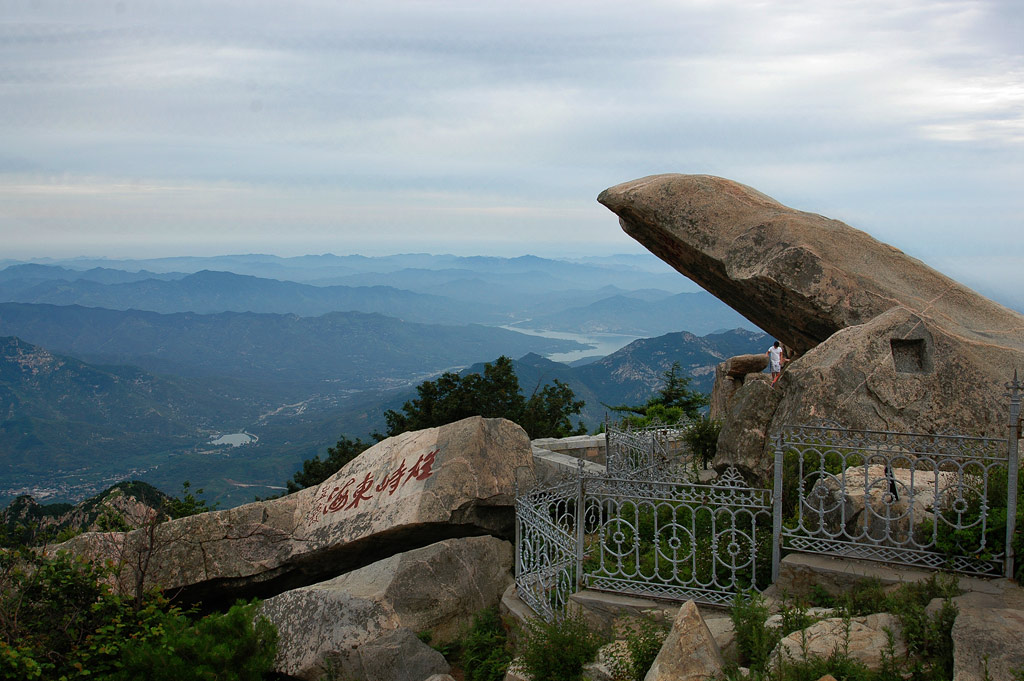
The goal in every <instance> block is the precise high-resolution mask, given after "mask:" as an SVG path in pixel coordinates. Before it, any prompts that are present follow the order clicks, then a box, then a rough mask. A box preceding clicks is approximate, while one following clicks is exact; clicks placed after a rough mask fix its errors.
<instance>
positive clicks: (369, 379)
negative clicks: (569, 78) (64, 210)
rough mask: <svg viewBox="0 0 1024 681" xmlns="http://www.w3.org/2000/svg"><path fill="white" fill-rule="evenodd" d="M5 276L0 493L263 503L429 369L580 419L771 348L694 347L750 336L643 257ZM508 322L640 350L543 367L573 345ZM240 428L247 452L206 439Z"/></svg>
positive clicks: (330, 261) (71, 266) (704, 378)
mask: <svg viewBox="0 0 1024 681" xmlns="http://www.w3.org/2000/svg"><path fill="white" fill-rule="evenodd" d="M0 267H3V269H0V337H4V338H3V340H2V341H0V501H2V500H3V499H6V498H11V497H12V496H13V495H16V494H19V493H22V492H28V491H34V492H36V493H37V495H38V496H39V497H40V498H41V499H43V500H46V501H53V500H69V501H74V500H77V499H80V498H82V497H83V496H85V495H87V494H93V493H96V492H98V491H99V490H101V489H103V488H104V487H108V486H109V485H111V484H112V483H114V482H117V481H118V480H121V479H125V478H129V477H142V478H143V479H144V480H146V481H148V482H150V483H152V484H155V485H157V486H159V487H161V488H163V489H164V490H166V491H168V492H176V491H177V490H178V489H180V487H181V482H182V481H183V480H185V479H188V480H191V481H192V482H193V483H194V484H195V485H196V486H197V487H205V488H206V489H207V490H208V491H209V492H210V493H211V495H212V496H213V498H214V499H217V500H220V501H221V502H222V503H223V504H225V505H231V504H236V503H240V502H243V501H248V500H251V498H252V497H253V496H254V495H265V494H268V493H272V492H273V491H274V490H275V489H277V488H279V487H280V486H281V485H282V484H283V482H284V480H286V479H287V478H288V477H290V476H291V474H292V473H293V472H294V471H295V470H296V469H297V468H298V466H299V465H300V464H301V462H302V460H303V459H305V458H309V457H312V456H314V455H316V454H322V453H323V451H324V449H325V448H326V447H327V446H329V445H331V444H333V443H334V442H335V441H336V440H337V438H338V437H339V436H340V435H341V434H346V435H349V436H353V437H362V438H363V439H367V437H368V436H369V434H370V433H372V432H374V431H379V430H382V429H383V427H384V416H383V415H384V412H385V410H386V409H389V408H392V409H394V408H400V407H401V405H402V403H403V402H404V401H405V400H406V399H409V398H410V397H413V396H415V386H416V385H417V384H418V383H419V382H420V381H422V380H425V379H429V378H433V377H434V376H436V375H437V374H439V373H440V372H442V371H447V370H462V369H464V368H465V367H467V366H471V365H476V366H481V363H482V362H484V361H493V360H494V359H496V358H497V357H498V356H499V355H507V356H509V357H513V358H517V357H518V358H520V359H518V360H515V362H516V368H517V371H518V372H519V374H520V384H521V385H522V387H523V390H524V391H525V392H527V393H529V392H531V391H532V390H533V389H535V388H536V387H538V386H540V385H543V384H544V383H545V382H548V381H550V380H551V379H552V378H556V377H557V378H559V379H560V380H563V381H565V382H566V383H568V384H569V385H570V386H572V388H573V389H574V390H575V391H576V393H577V396H578V397H579V398H581V399H584V400H585V401H586V402H587V407H586V412H585V414H584V418H585V421H586V423H587V424H588V426H590V427H595V426H596V425H597V424H598V423H599V422H600V421H601V420H602V419H603V416H604V407H603V406H601V405H602V403H606V404H618V403H622V402H636V403H639V402H643V401H644V400H646V399H647V397H649V396H650V394H651V393H652V392H653V391H654V390H656V389H657V387H658V386H659V381H660V379H661V375H662V374H663V372H664V371H665V370H666V369H667V368H668V367H669V366H670V365H671V363H672V360H679V361H680V362H681V363H682V365H683V367H684V370H686V371H687V372H689V373H691V374H693V375H694V382H693V386H694V388H696V389H698V390H710V380H711V372H712V371H713V366H714V364H715V363H717V362H718V361H721V360H722V359H724V358H725V357H728V356H729V355H730V354H739V353H742V352H750V351H763V348H762V347H761V346H762V345H764V346H765V347H767V343H766V341H765V339H764V338H763V335H761V334H760V333H759V332H754V331H751V330H743V329H737V330H735V331H729V332H725V333H721V334H712V335H707V334H708V332H711V331H717V330H721V329H726V328H728V329H735V328H736V327H741V326H745V327H748V328H749V325H748V324H746V322H745V321H744V320H743V319H742V318H741V317H739V316H738V315H736V314H735V313H734V312H732V311H731V310H729V309H728V308H727V307H726V306H724V305H723V304H721V303H719V302H718V301H716V300H714V299H713V298H712V297H711V296H710V295H708V294H707V293H704V292H696V291H695V290H694V289H695V287H694V285H693V284H691V283H689V282H688V281H687V280H686V279H684V278H683V277H681V276H680V275H678V274H677V273H675V272H673V271H672V270H671V269H670V268H669V267H668V266H667V265H665V264H664V263H662V262H661V261H659V260H657V259H656V258H654V257H653V256H649V255H621V256H611V257H607V258H581V259H577V260H551V259H545V258H537V257H534V256H524V257H521V258H489V257H459V256H452V255H427V254H404V255H395V256H387V257H364V256H334V255H329V254H328V255H317V256H302V257H298V258H278V257H275V256H265V255H238V256H223V257H215V258H163V259H152V260H136V261H118V260H108V259H93V260H89V259H73V260H52V261H41V262H31V263H26V262H13V261H0ZM501 326H504V327H505V328H499V327H501ZM510 328H511V329H515V328H522V329H530V330H531V331H534V332H539V333H545V334H551V335H560V336H562V337H563V338H564V337H568V338H578V339H580V340H583V341H587V340H589V341H590V342H591V343H601V345H600V346H599V347H604V348H608V347H609V346H608V345H607V343H608V342H609V340H610V339H612V338H615V339H618V338H619V337H621V338H623V339H624V340H622V342H626V341H627V340H628V339H629V338H636V337H641V336H657V337H656V338H649V339H642V340H640V341H637V342H636V343H633V344H632V345H630V346H628V347H626V348H623V349H622V350H620V351H619V352H617V353H614V354H612V355H609V356H607V357H600V356H597V357H591V358H590V361H588V362H580V363H578V364H575V365H573V366H569V365H567V364H561V363H558V362H552V361H551V360H549V359H545V358H544V356H545V355H553V354H556V353H569V352H578V353H579V356H582V355H583V354H586V352H587V350H586V348H587V346H586V345H581V344H580V343H577V342H576V341H575V340H560V339H556V338H546V337H540V336H538V335H527V334H526V333H517V332H515V331H510V330H507V329H510ZM683 329H686V331H687V332H686V333H684V332H682V330H683ZM670 332H671V333H670ZM615 334H617V335H615ZM702 334H703V335H702ZM611 347H612V348H614V347H615V346H614V345H613V346H611ZM607 352H609V350H608V349H606V350H604V351H603V352H601V353H598V351H596V350H595V351H594V354H595V355H600V354H606V353H607ZM242 432H245V433H250V434H252V435H254V436H256V437H257V438H258V439H257V440H255V441H253V442H251V443H250V444H246V445H244V446H240V447H232V446H229V445H213V444H211V440H212V439H213V438H215V437H217V436H220V435H224V434H232V433H233V434H240V433H242ZM243 439H244V438H243Z"/></svg>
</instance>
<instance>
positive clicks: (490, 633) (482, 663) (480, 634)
mask: <svg viewBox="0 0 1024 681" xmlns="http://www.w3.org/2000/svg"><path fill="white" fill-rule="evenodd" d="M460 660H461V662H462V669H463V672H464V674H465V679H466V681H501V679H503V678H505V673H506V672H507V671H508V665H509V663H510V662H512V653H511V651H510V650H509V646H508V636H507V635H506V633H505V628H504V627H503V626H502V624H501V618H500V617H499V616H498V609H497V608H488V609H486V610H481V611H480V612H478V613H477V614H476V615H474V616H473V624H472V626H471V627H470V628H469V631H468V632H466V634H465V636H463V637H462V654H461V656H460Z"/></svg>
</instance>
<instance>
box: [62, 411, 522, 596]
mask: <svg viewBox="0 0 1024 681" xmlns="http://www.w3.org/2000/svg"><path fill="white" fill-rule="evenodd" d="M517 480H518V482H519V483H521V484H524V485H530V484H532V481H533V460H532V456H531V448H530V441H529V438H528V437H527V435H526V432H525V431H524V430H523V429H522V428H520V427H519V426H517V425H516V424H514V423H512V422H511V421H506V420H504V419H484V418H480V417H473V418H468V419H464V420H462V421H459V422H457V423H452V424H449V425H446V426H442V427H439V428H430V429H427V430H421V431H417V432H412V433H404V434H402V435H398V436H395V437H392V438H389V439H387V440H384V441H383V442H380V443H378V444H377V445H375V446H373V447H371V448H370V449H368V450H366V451H365V452H363V453H362V454H360V455H359V456H358V457H356V458H355V459H353V460H352V461H350V462H349V463H348V464H346V465H345V466H344V467H343V468H342V469H341V470H339V471H338V472H337V473H336V474H335V475H333V476H331V477H330V478H328V479H327V480H325V481H324V482H323V483H321V484H320V485H319V486H317V487H312V488H307V489H304V490H301V491H299V492H296V493H295V494H290V495H288V496H286V497H283V498H280V499H274V500H270V501H261V502H256V503H252V504H247V505H245V506H239V507H237V508H232V509H228V510H225V511H215V512H211V513H203V514H200V515H196V516H191V517H188V518H181V519H179V520H174V521H170V522H166V523H163V524H159V525H153V526H150V527H145V528H143V529H140V530H135V531H133V532H127V533H117V532H113V533H96V532H93V533H87V534H83V535H79V536H77V537H75V538H74V539H72V540H70V541H68V542H65V543H64V544H61V545H58V546H56V547H53V548H52V549H51V550H53V551H57V550H62V549H64V550H69V551H71V552H74V553H79V554H83V555H86V556H89V557H91V558H93V559H97V560H106V559H109V560H112V561H113V562H114V563H115V564H117V565H119V566H121V570H120V575H121V583H120V587H121V588H122V590H124V591H126V592H139V591H140V590H141V589H146V588H153V587H158V588H161V589H163V590H165V591H167V592H169V593H172V594H175V595H178V596H179V597H181V598H183V599H184V600H187V601H193V602H197V601H201V602H203V603H204V605H205V606H206V607H219V606H222V605H224V604H229V603H230V602H232V601H233V600H234V599H236V598H240V597H241V598H249V597H253V596H257V597H261V598H267V597H270V596H273V595H275V594H278V593H282V592H284V591H287V590H289V589H294V588H297V587H300V586H305V585H309V584H314V583H317V582H321V581H324V580H326V579H330V578H332V577H335V576H337V575H340V574H343V573H345V572H348V571H350V570H353V569H357V568H359V567H363V566H365V565H369V564H370V563H372V562H375V561H378V560H381V559H383V558H387V557H389V556H392V555H395V554H398V553H403V552H405V551H409V550H411V549H416V548H420V547H423V546H427V545H429V544H433V543H434V542H437V541H441V540H444V539H449V538H453V537H468V536H477V535H488V534H489V535H494V536H497V537H501V538H504V539H510V538H512V537H513V536H514V501H515V499H514V497H515V487H516V483H517Z"/></svg>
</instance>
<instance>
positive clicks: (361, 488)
mask: <svg viewBox="0 0 1024 681" xmlns="http://www.w3.org/2000/svg"><path fill="white" fill-rule="evenodd" d="M353 480H355V478H353ZM372 490H373V473H367V474H366V477H365V478H363V481H362V482H360V483H359V484H358V485H357V486H356V489H355V491H354V492H353V493H352V501H350V502H349V504H348V506H346V507H345V510H346V511H347V510H348V509H350V508H358V507H359V502H360V501H367V500H369V499H372V498H373V494H372ZM368 491H370V492H371V494H366V492H368Z"/></svg>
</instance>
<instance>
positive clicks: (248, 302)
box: [0, 258, 749, 336]
mask: <svg viewBox="0 0 1024 681" xmlns="http://www.w3.org/2000/svg"><path fill="white" fill-rule="evenodd" d="M383 260H384V262H383V263H378V266H380V267H387V266H393V265H395V264H396V263H393V262H391V261H390V260H388V259H383ZM466 260H473V259H466ZM485 260H486V261H487V262H488V263H490V262H491V261H494V260H497V261H499V262H503V261H502V259H485ZM519 260H521V259H512V260H511V261H509V262H505V266H502V267H496V270H495V271H474V270H469V269H459V270H454V269H444V270H431V269H401V270H396V271H384V272H360V273H358V274H353V275H346V276H345V277H340V278H337V277H336V278H334V279H333V280H332V281H333V282H334V283H333V284H331V285H325V282H326V280H318V285H312V284H310V283H296V282H293V281H281V280H277V279H272V278H266V277H258V276H253V275H249V274H237V273H234V272H228V271H212V270H201V271H199V272H196V273H192V274H185V273H180V272H176V273H164V274H154V273H153V272H152V271H150V270H140V271H138V272H136V273H128V272H120V271H118V270H112V269H110V268H92V269H88V270H82V271H78V270H72V269H69V268H66V267H61V266H50V265H38V264H22V265H12V266H10V267H7V268H6V269H3V270H0V301H8V302H19V303H33V304H50V305H82V306H85V307H101V308H106V309H111V310H148V311H152V312H160V313H162V314H173V313H178V312H194V313H197V314H216V313H221V312H260V313H277V314H288V313H290V314H295V315H299V316H302V317H317V316H321V315H324V314H327V313H331V312H365V313H377V314H383V315H386V316H389V317H396V318H398V319H402V320H404V321H408V322H419V323H425V324H450V325H464V324H487V325H494V326H498V325H507V324H518V325H520V326H522V327H523V328H529V329H535V330H541V331H545V330H547V331H560V332H571V333H581V334H587V333H593V332H610V333H620V334H626V335H633V336H650V335H658V334H662V333H668V332H670V331H678V330H680V329H686V330H688V331H691V332H694V333H709V332H711V331H716V330H721V329H728V328H736V327H739V326H744V327H748V328H749V324H748V323H747V322H746V320H745V319H743V317H741V316H740V315H738V314H737V313H736V312H734V311H732V310H731V309H729V308H728V307H727V306H725V305H724V304H722V303H721V302H719V301H718V300H716V299H715V298H714V297H712V296H711V295H710V294H708V293H706V292H703V291H700V292H691V293H677V294H673V293H671V292H670V291H668V290H664V289H660V288H636V289H629V288H622V287H621V286H618V285H615V284H614V283H611V282H616V283H618V284H623V283H650V279H651V278H650V277H649V276H648V275H647V274H645V273H643V272H641V273H639V274H638V273H634V272H631V271H629V270H626V271H625V272H623V271H622V270H620V269H612V268H610V267H608V266H605V267H603V268H597V267H594V266H589V265H579V264H574V263H560V265H559V266H560V267H561V268H562V270H565V271H558V270H555V271H554V272H552V269H553V268H552V267H551V266H550V263H554V262H555V261H546V260H543V259H540V258H535V259H531V260H530V261H529V264H531V265H534V266H537V267H538V268H539V269H537V270H523V271H519V270H517V269H516V268H515V267H513V266H512V264H509V263H510V262H511V263H513V264H518V265H521V266H525V264H524V263H521V262H518V261H519ZM534 261H537V262H539V263H542V264H544V267H540V265H537V263H536V262H534ZM360 263H361V264H364V265H365V263H362V261H360ZM176 264H186V263H176ZM221 264H224V263H221ZM227 264H230V263H227ZM556 264H558V263H556ZM567 275H571V276H567ZM584 275H586V276H584ZM661 277H662V275H659V277H658V278H659V280H661ZM675 278H676V279H681V277H678V276H677V277H675ZM338 282H345V285H340V284H339V283H338ZM678 285H679V284H678V283H676V284H675V286H676V287H678Z"/></svg>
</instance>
